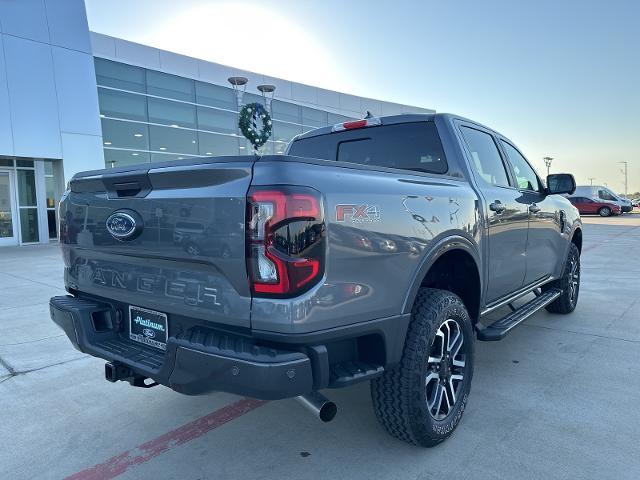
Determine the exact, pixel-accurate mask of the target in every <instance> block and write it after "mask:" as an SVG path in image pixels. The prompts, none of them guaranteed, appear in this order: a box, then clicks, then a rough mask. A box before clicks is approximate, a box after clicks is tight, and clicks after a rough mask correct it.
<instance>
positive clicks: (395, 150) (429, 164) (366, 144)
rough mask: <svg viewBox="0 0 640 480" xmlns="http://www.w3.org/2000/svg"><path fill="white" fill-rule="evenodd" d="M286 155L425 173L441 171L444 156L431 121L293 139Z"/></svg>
mask: <svg viewBox="0 0 640 480" xmlns="http://www.w3.org/2000/svg"><path fill="white" fill-rule="evenodd" d="M289 155H295V156H298V157H310V158H321V159H324V160H337V161H340V162H350V163H358V164H360V165H371V166H379V167H389V168H401V169H405V170H415V171H418V172H428V173H445V172H446V171H447V159H446V158H445V155H444V150H443V149H442V142H441V141H440V136H439V135H438V130H437V128H436V125H435V123H433V122H411V123H398V124H395V125H381V126H378V127H367V128H361V129H357V130H344V131H341V132H335V133H328V134H325V135H319V136H317V137H310V138H303V139H300V140H295V141H294V142H293V144H292V145H291V148H290V149H289Z"/></svg>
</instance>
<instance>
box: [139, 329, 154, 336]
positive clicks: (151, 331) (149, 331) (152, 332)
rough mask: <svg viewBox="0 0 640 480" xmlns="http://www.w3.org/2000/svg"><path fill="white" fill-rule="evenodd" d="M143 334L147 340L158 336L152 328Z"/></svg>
mask: <svg viewBox="0 0 640 480" xmlns="http://www.w3.org/2000/svg"><path fill="white" fill-rule="evenodd" d="M142 334H143V335H144V336H145V337H147V338H153V337H155V336H156V332H154V331H153V330H151V329H150V328H145V329H144V330H142Z"/></svg>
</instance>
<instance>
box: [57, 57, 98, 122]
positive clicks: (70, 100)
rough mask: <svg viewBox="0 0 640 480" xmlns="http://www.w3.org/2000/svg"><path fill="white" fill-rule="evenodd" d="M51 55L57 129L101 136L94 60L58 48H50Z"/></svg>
mask: <svg viewBox="0 0 640 480" xmlns="http://www.w3.org/2000/svg"><path fill="white" fill-rule="evenodd" d="M52 53H53V68H54V72H55V79H56V90H57V93H58V108H59V111H60V129H61V130H62V131H63V132H72V133H84V134H87V135H102V129H101V126H100V110H99V108H98V96H97V93H96V92H97V87H96V74H95V70H94V67H93V57H92V56H91V55H87V54H86V53H81V52H78V51H75V50H68V49H66V48H60V47H52Z"/></svg>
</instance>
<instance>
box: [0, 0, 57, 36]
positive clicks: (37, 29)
mask: <svg viewBox="0 0 640 480" xmlns="http://www.w3.org/2000/svg"><path fill="white" fill-rule="evenodd" d="M0 22H1V23H2V31H3V32H4V33H8V34H10V35H14V36H16V37H22V38H28V39H31V40H36V41H38V42H49V29H48V27H47V14H46V10H45V6H44V0H2V1H0Z"/></svg>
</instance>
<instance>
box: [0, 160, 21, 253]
mask: <svg viewBox="0 0 640 480" xmlns="http://www.w3.org/2000/svg"><path fill="white" fill-rule="evenodd" d="M14 199H15V197H14V185H13V172H11V171H6V170H0V247H4V246H7V245H18V219H17V218H16V208H15V202H14Z"/></svg>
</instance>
